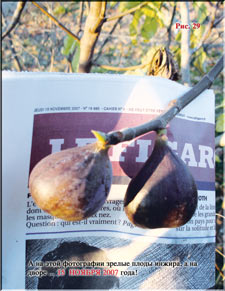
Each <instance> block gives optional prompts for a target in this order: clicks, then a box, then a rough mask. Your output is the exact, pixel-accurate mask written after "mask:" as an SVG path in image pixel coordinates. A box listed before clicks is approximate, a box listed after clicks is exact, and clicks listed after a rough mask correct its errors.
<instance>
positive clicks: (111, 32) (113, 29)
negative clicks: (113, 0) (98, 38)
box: [94, 17, 122, 63]
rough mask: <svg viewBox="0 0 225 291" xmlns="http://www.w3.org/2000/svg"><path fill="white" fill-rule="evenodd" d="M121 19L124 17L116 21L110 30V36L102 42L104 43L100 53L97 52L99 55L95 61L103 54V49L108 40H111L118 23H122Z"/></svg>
mask: <svg viewBox="0 0 225 291" xmlns="http://www.w3.org/2000/svg"><path fill="white" fill-rule="evenodd" d="M121 19H122V17H121V18H118V19H117V21H116V22H115V24H114V25H113V27H112V29H111V30H110V32H109V34H108V36H107V37H106V38H105V40H104V41H103V43H102V45H101V47H100V49H99V51H98V54H97V56H96V58H95V60H94V63H95V62H97V60H98V59H99V57H100V56H101V54H102V50H103V48H104V46H105V45H106V44H107V42H108V41H109V40H111V35H112V34H113V32H114V31H115V29H116V27H117V25H118V24H119V23H120V21H121Z"/></svg>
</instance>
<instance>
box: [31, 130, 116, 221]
mask: <svg viewBox="0 0 225 291" xmlns="http://www.w3.org/2000/svg"><path fill="white" fill-rule="evenodd" d="M92 132H93V133H94V134H95V136H96V137H97V141H96V142H95V143H92V144H88V145H85V146H82V147H74V148H71V149H66V150H62V151H61V152H57V153H53V154H50V155H48V156H47V157H45V158H44V159H42V160H41V161H40V162H39V163H37V165H36V166H35V167H34V168H33V170H32V172H31V174H30V179H29V189H30V192H31V195H32V197H33V199H34V201H35V203H36V204H37V206H39V207H40V208H41V209H42V210H44V211H46V212H48V213H50V214H51V215H52V216H55V217H58V218H61V219H64V220H71V221H76V220H82V219H85V218H88V217H90V216H92V215H93V214H95V213H96V212H97V211H98V210H99V209H100V208H101V207H102V205H103V204H104V202H105V200H106V198H107V196H108V194H109V190H110V187H111V183H112V166H111V162H110V160H109V157H108V149H109V146H107V145H106V142H105V139H104V136H103V135H101V133H100V132H96V131H92Z"/></svg>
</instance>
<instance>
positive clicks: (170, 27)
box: [166, 2, 177, 48]
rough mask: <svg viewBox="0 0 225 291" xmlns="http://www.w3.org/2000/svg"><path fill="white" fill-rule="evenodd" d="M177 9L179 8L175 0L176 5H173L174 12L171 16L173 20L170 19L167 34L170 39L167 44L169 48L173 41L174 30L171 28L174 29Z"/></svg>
mask: <svg viewBox="0 0 225 291" xmlns="http://www.w3.org/2000/svg"><path fill="white" fill-rule="evenodd" d="M176 9H177V4H176V2H175V3H174V6H173V13H172V17H171V20H170V25H169V26H168V28H167V34H168V41H167V45H166V47H167V48H169V46H170V43H171V34H172V30H171V29H172V25H173V20H174V17H175V14H176Z"/></svg>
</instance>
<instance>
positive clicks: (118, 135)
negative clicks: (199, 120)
mask: <svg viewBox="0 0 225 291" xmlns="http://www.w3.org/2000/svg"><path fill="white" fill-rule="evenodd" d="M223 66H224V56H222V57H221V58H220V59H219V61H218V62H217V63H216V64H215V66H214V67H213V68H212V69H211V71H210V72H209V73H208V74H206V75H205V76H204V77H203V78H202V79H201V80H200V81H199V82H198V83H197V84H196V85H195V86H194V87H193V88H192V89H190V90H189V91H188V92H186V93H185V94H184V95H182V96H181V97H179V98H178V99H176V100H174V101H173V102H171V103H170V104H169V107H168V108H167V109H166V110H165V111H164V112H163V113H162V114H160V115H159V116H158V117H157V118H155V119H153V120H151V121H149V122H147V123H144V124H142V125H139V126H136V127H133V128H126V129H123V130H121V131H112V132H109V133H107V134H106V140H107V143H108V144H109V145H115V144H118V143H120V142H123V141H129V140H132V139H134V138H136V137H138V136H141V135H143V134H146V133H148V132H150V131H153V130H154V131H157V130H160V129H164V128H165V127H166V125H167V124H168V122H169V121H171V120H172V119H173V118H174V117H175V116H176V115H177V114H178V113H179V112H180V111H181V110H182V109H183V108H184V107H185V106H187V105H188V104H189V103H190V102H191V101H193V100H194V99H195V98H196V97H197V96H199V95H200V94H201V93H202V92H203V91H204V90H206V89H208V88H210V86H211V85H212V83H213V82H214V80H215V79H216V77H217V76H218V74H219V73H220V72H221V71H222V69H223Z"/></svg>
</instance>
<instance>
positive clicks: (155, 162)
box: [124, 137, 197, 228]
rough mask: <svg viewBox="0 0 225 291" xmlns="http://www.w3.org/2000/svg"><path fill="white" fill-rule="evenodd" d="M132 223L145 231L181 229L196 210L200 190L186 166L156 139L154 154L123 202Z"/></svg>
mask: <svg viewBox="0 0 225 291" xmlns="http://www.w3.org/2000/svg"><path fill="white" fill-rule="evenodd" d="M124 207H125V212H126V215H127V216H128V218H129V220H130V221H131V222H132V223H133V224H135V225H137V226H139V227H142V228H163V227H166V228H167V227H168V228H172V227H179V226H181V225H183V224H185V223H187V222H188V221H189V220H190V219H191V217H192V216H193V214H194V212H195V210H196V207H197V187H196V184H195V181H194V179H193V177H192V175H191V173H190V172H189V169H188V167H187V166H186V165H185V163H184V162H183V161H182V160H181V159H180V158H179V157H178V156H177V155H176V154H175V153H174V152H173V151H172V150H171V148H170V147H169V146H168V145H167V143H166V141H165V140H164V139H162V138H160V137H157V139H156V142H155V146H154V149H153V152H152V154H151V156H150V157H149V159H148V160H147V161H146V162H145V164H144V166H143V168H142V169H141V170H140V171H139V172H138V174H137V175H136V176H135V177H134V178H133V179H132V180H131V182H130V184H129V185H128V189H127V192H126V195H125V199H124Z"/></svg>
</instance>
